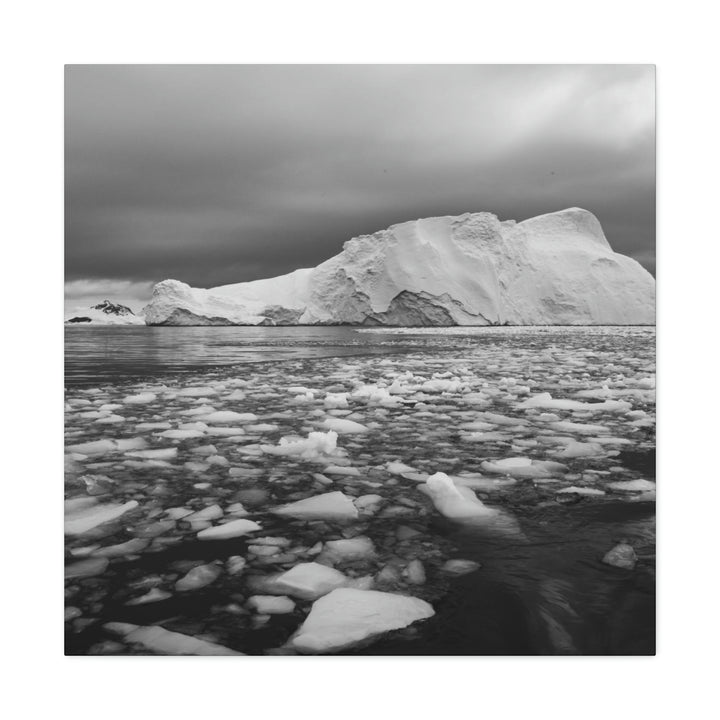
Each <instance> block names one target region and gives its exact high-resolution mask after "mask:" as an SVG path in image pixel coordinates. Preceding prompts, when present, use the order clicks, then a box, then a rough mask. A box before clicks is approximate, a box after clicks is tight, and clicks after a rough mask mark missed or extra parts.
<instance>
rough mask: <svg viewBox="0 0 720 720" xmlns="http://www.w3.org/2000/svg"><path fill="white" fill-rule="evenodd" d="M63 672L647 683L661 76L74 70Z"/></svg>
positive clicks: (381, 68)
mask: <svg viewBox="0 0 720 720" xmlns="http://www.w3.org/2000/svg"><path fill="white" fill-rule="evenodd" d="M65 220H66V227H65V309H64V313H65V314H64V324H65V470H64V475H65V496H64V538H65V652H66V654H69V655H110V656H115V655H199V656H206V655H208V656H209V655H246V656H274V655H290V656H295V657H294V658H293V660H292V662H302V659H301V658H302V656H308V655H346V656H347V655H375V656H378V655H404V656H407V655H476V656H483V655H651V654H654V652H655V279H654V274H655V69H654V67H652V66H649V65H582V66H581V65H197V66H193V65H71V66H67V67H66V70H65Z"/></svg>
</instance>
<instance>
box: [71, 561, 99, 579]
mask: <svg viewBox="0 0 720 720" xmlns="http://www.w3.org/2000/svg"><path fill="white" fill-rule="evenodd" d="M108 564H109V561H108V559H107V558H88V559H87V560H80V561H79V562H76V563H73V564H72V565H66V566H65V579H66V580H74V579H76V578H84V577H93V576H95V575H102V574H103V573H104V572H105V570H107V566H108Z"/></svg>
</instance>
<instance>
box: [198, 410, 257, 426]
mask: <svg viewBox="0 0 720 720" xmlns="http://www.w3.org/2000/svg"><path fill="white" fill-rule="evenodd" d="M257 419H258V417H257V415H255V414H254V413H239V412H235V411H234V410H218V411H217V412H213V413H210V414H209V415H204V416H203V417H202V420H203V422H206V423H210V424H211V425H228V424H230V423H243V422H255V421H256V420H257Z"/></svg>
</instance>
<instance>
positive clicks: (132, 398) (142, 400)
mask: <svg viewBox="0 0 720 720" xmlns="http://www.w3.org/2000/svg"><path fill="white" fill-rule="evenodd" d="M155 397H156V396H155V395H154V394H153V393H150V392H144V393H139V394H138V395H128V396H126V397H124V398H123V402H124V403H126V404H127V405H144V404H146V403H151V402H153V401H154V400H155Z"/></svg>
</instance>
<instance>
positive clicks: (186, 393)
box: [175, 386, 217, 398]
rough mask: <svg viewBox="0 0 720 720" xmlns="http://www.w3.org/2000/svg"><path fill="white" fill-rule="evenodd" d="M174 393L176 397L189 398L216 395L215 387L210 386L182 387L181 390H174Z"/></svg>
mask: <svg viewBox="0 0 720 720" xmlns="http://www.w3.org/2000/svg"><path fill="white" fill-rule="evenodd" d="M175 395H177V397H191V398H198V397H208V396H210V395H217V391H216V390H215V388H211V387H207V386H205V387H187V388H183V389H182V390H177V391H175Z"/></svg>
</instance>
